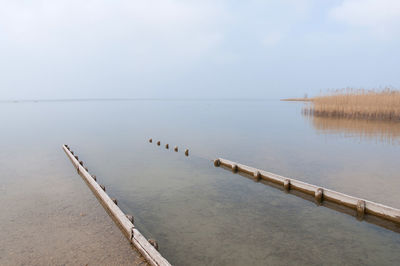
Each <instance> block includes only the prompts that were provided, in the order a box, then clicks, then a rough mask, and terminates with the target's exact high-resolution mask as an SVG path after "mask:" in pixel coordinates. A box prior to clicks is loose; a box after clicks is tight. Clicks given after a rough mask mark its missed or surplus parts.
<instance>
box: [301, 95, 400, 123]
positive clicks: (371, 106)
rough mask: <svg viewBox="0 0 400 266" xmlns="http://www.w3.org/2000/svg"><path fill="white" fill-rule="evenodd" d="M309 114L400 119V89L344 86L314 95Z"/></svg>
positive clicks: (306, 107) (306, 111)
mask: <svg viewBox="0 0 400 266" xmlns="http://www.w3.org/2000/svg"><path fill="white" fill-rule="evenodd" d="M303 113H304V114H306V115H314V116H323V117H340V118H357V119H372V120H392V121H400V91H396V90H392V89H384V90H381V91H378V90H363V89H359V90H355V89H343V90H335V91H333V92H329V93H328V94H326V95H322V96H318V97H314V98H312V100H311V101H310V102H309V103H308V104H307V105H306V106H305V107H304V108H303Z"/></svg>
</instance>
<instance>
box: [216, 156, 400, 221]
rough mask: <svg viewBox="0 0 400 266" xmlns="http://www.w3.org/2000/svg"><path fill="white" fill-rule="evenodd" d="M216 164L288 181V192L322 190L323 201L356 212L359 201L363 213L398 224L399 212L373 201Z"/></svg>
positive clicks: (269, 176)
mask: <svg viewBox="0 0 400 266" xmlns="http://www.w3.org/2000/svg"><path fill="white" fill-rule="evenodd" d="M217 160H219V162H218V163H214V165H216V166H218V165H222V166H225V167H228V168H232V167H233V166H234V165H237V170H238V171H239V172H243V173H246V174H249V175H252V176H253V175H254V173H256V172H259V173H260V174H261V178H262V179H264V180H266V181H270V182H273V183H276V184H279V185H282V186H284V184H285V182H287V181H289V183H290V190H292V189H294V190H298V191H301V192H303V193H306V194H309V195H312V196H314V195H315V193H316V192H317V191H319V190H322V193H323V195H322V199H323V201H331V202H334V203H336V204H340V205H344V206H346V207H349V208H352V209H355V210H357V204H358V202H359V201H364V202H365V213H367V214H371V215H375V216H378V217H381V218H383V219H387V220H390V221H392V222H395V223H400V210H399V209H395V208H392V207H389V206H385V205H382V204H379V203H376V202H373V201H369V200H365V199H361V198H357V197H352V196H349V195H346V194H343V193H340V192H337V191H334V190H331V189H327V188H323V187H318V186H315V185H312V184H308V183H305V182H302V181H299V180H296V179H293V178H287V177H283V176H280V175H277V174H274V173H270V172H267V171H263V170H260V169H256V168H253V167H250V166H247V165H243V164H239V163H236V162H232V161H229V160H226V159H223V158H218V159H217Z"/></svg>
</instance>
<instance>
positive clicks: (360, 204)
mask: <svg viewBox="0 0 400 266" xmlns="http://www.w3.org/2000/svg"><path fill="white" fill-rule="evenodd" d="M364 214H365V201H364V200H359V201H357V217H358V218H359V219H360V220H362V219H363V218H364Z"/></svg>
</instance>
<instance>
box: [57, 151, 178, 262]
mask: <svg viewBox="0 0 400 266" xmlns="http://www.w3.org/2000/svg"><path fill="white" fill-rule="evenodd" d="M63 150H64V152H65V153H66V154H67V156H68V158H69V159H70V160H71V162H72V164H73V165H74V167H75V168H76V170H77V172H78V174H79V175H80V176H81V177H82V178H83V179H84V180H85V182H86V183H87V185H88V186H89V188H90V189H91V190H92V192H93V193H94V194H95V195H96V197H97V198H98V199H99V201H100V203H101V204H102V205H103V207H104V208H105V209H106V210H107V212H108V213H109V214H110V216H111V217H112V218H113V220H114V221H115V222H116V224H117V225H118V226H119V227H120V229H121V231H122V232H123V233H124V235H125V236H126V237H127V238H128V240H129V241H130V242H131V243H132V244H133V246H134V247H135V248H136V249H137V250H138V251H139V252H140V253H141V254H142V255H143V257H144V258H145V259H146V261H147V262H148V263H149V264H150V265H153V266H164V265H165V266H168V265H171V264H170V263H169V262H168V261H167V260H166V259H165V258H164V257H163V256H162V255H161V254H160V253H159V252H158V243H157V241H155V240H154V239H148V240H147V239H146V238H145V237H144V236H143V235H142V234H141V233H140V232H139V230H138V229H136V227H135V225H134V218H133V216H132V215H125V214H124V213H123V212H122V210H121V209H120V208H119V207H118V202H117V200H116V199H114V198H110V197H109V196H108V194H107V193H106V188H105V186H104V185H101V184H99V183H98V182H97V177H96V176H95V175H91V174H90V173H89V170H88V169H87V167H85V166H84V164H83V161H81V160H79V157H78V156H77V155H76V154H75V153H74V151H72V150H71V148H70V147H69V146H68V145H63Z"/></svg>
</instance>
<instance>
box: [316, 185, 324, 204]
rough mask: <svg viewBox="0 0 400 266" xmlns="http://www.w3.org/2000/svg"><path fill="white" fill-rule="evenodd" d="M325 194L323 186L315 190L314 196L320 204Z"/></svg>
mask: <svg viewBox="0 0 400 266" xmlns="http://www.w3.org/2000/svg"><path fill="white" fill-rule="evenodd" d="M323 196H324V190H323V189H322V188H317V190H315V194H314V197H315V201H316V202H317V203H318V204H321V203H322V198H323Z"/></svg>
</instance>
